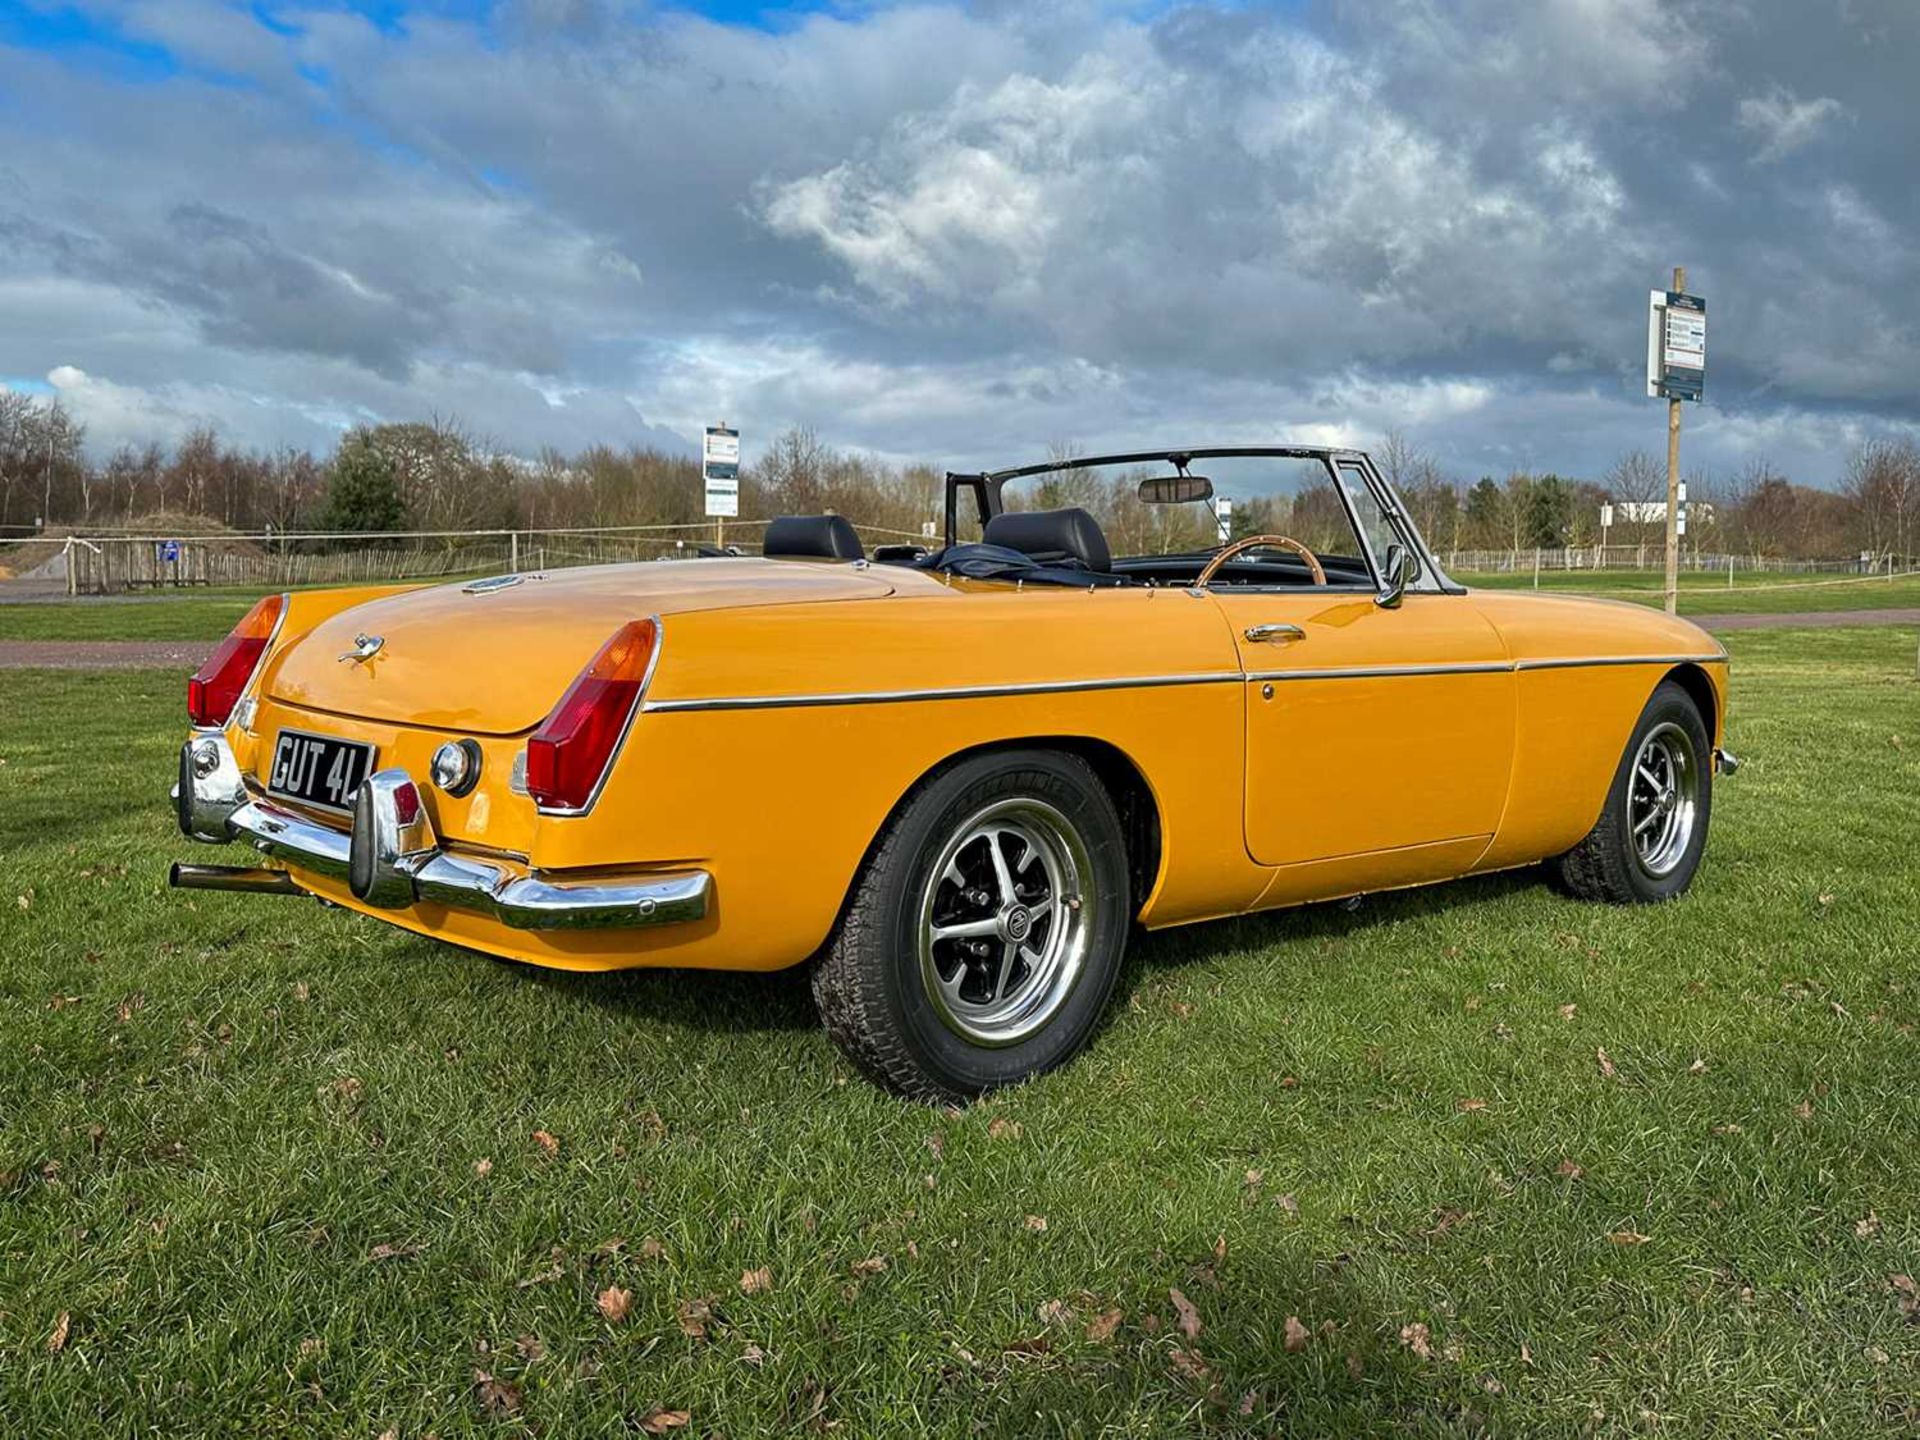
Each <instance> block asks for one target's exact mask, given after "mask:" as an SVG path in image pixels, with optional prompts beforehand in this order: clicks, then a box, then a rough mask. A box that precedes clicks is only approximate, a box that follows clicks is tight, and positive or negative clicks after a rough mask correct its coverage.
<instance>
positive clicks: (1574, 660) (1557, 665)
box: [1513, 650, 1727, 670]
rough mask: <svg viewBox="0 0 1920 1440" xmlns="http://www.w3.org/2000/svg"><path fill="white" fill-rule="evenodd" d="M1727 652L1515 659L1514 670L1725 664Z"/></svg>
mask: <svg viewBox="0 0 1920 1440" xmlns="http://www.w3.org/2000/svg"><path fill="white" fill-rule="evenodd" d="M1726 659H1727V652H1726V651H1724V650H1722V651H1720V652H1719V653H1718V654H1717V655H1589V656H1576V657H1570V658H1568V659H1564V660H1516V661H1515V662H1514V666H1513V668H1514V669H1516V670H1575V669H1581V668H1584V667H1586V666H1591V665H1685V664H1687V663H1688V662H1692V663H1694V664H1696V665H1721V664H1725V663H1726Z"/></svg>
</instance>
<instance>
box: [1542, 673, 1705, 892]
mask: <svg viewBox="0 0 1920 1440" xmlns="http://www.w3.org/2000/svg"><path fill="white" fill-rule="evenodd" d="M1712 757H1713V751H1712V748H1711V741H1710V740H1709V739H1708V736H1707V727H1706V722H1705V720H1704V719H1703V718H1702V717H1701V714H1700V711H1699V710H1698V708H1696V707H1695V705H1694V703H1693V698H1692V697H1691V696H1690V695H1688V694H1687V692H1686V691H1685V690H1684V689H1682V688H1681V687H1680V686H1679V685H1677V684H1675V683H1674V682H1673V681H1671V680H1667V681H1662V682H1661V684H1660V686H1659V687H1658V688H1657V689H1656V690H1655V691H1654V692H1653V696H1652V698H1651V699H1649V700H1648V701H1647V706H1646V709H1644V710H1643V711H1641V712H1640V720H1639V723H1637V724H1636V725H1635V726H1634V729H1633V736H1632V738H1631V739H1629V740H1628V741H1627V748H1626V751H1625V753H1623V754H1622V755H1621V757H1620V766H1619V769H1618V770H1617V771H1615V773H1614V777H1613V785H1612V787H1611V788H1610V789H1609V790H1608V791H1607V803H1606V806H1605V808H1603V809H1602V810H1601V812H1600V819H1599V820H1598V821H1597V822H1596V823H1595V824H1594V827H1593V829H1592V830H1590V831H1588V832H1587V836H1586V838H1585V839H1583V840H1582V841H1581V842H1580V843H1579V844H1578V845H1576V846H1574V847H1573V849H1571V850H1569V851H1568V852H1567V853H1566V854H1564V855H1562V856H1561V857H1560V859H1559V861H1558V862H1557V863H1558V867H1559V872H1560V878H1561V880H1562V882H1563V883H1564V884H1565V885H1566V888H1567V889H1568V890H1570V891H1571V892H1572V893H1573V894H1575V895H1577V896H1579V897H1580V898H1582V899H1584V900H1606V901H1611V902H1613V903H1614V904H1620V905H1627V904H1646V903H1650V902H1653V901H1658V900H1671V899H1672V898H1673V897H1674V896H1676V895H1679V894H1680V893H1681V892H1683V891H1684V890H1685V889H1686V888H1687V886H1688V885H1690V884H1692V882H1693V874H1694V871H1695V870H1697V869H1699V867H1700V855H1701V852H1702V851H1703V850H1704V849H1705V848H1706V843H1707V820H1708V816H1709V814H1710V812H1711V811H1712V808H1713V774H1712V768H1713V758H1712Z"/></svg>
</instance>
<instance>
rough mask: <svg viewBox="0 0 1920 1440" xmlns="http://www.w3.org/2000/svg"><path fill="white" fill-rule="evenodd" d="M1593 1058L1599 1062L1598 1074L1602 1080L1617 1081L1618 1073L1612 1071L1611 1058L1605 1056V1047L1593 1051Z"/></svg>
mask: <svg viewBox="0 0 1920 1440" xmlns="http://www.w3.org/2000/svg"><path fill="white" fill-rule="evenodd" d="M1593 1058H1594V1059H1595V1060H1597V1061H1599V1062H1600V1074H1601V1076H1602V1077H1603V1078H1604V1079H1607V1080H1618V1079H1619V1078H1620V1072H1619V1071H1618V1070H1616V1069H1614V1066H1613V1058H1612V1057H1611V1056H1609V1055H1608V1054H1607V1047H1606V1046H1604V1045H1602V1046H1601V1047H1600V1048H1599V1049H1597V1050H1595V1051H1594V1052H1593Z"/></svg>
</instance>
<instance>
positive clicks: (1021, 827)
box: [919, 799, 1095, 1046]
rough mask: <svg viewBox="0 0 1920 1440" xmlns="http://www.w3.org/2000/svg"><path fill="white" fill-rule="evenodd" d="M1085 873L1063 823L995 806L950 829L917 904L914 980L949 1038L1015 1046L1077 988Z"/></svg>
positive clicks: (1084, 927)
mask: <svg viewBox="0 0 1920 1440" xmlns="http://www.w3.org/2000/svg"><path fill="white" fill-rule="evenodd" d="M1093 887H1094V878H1093V865H1092V863H1091V862H1090V861H1089V859H1088V857H1087V851H1086V846H1085V844H1084V843H1083V842H1082V841H1081V839H1080V836H1079V835H1078V833H1076V831H1075V830H1074V827H1073V826H1072V825H1071V824H1069V823H1068V821H1067V818H1066V817H1065V816H1064V815H1062V814H1061V813H1060V812H1059V811H1058V810H1056V809H1054V808H1053V807H1052V806H1051V805H1048V804H1045V803H1044V802H1042V801H1039V800H1024V799H1015V800H1000V801H996V802H995V803H994V804H992V805H989V806H987V807H986V808H985V809H984V810H981V811H979V812H978V813H977V814H975V815H974V816H972V817H971V818H970V819H968V820H967V821H966V822H965V823H964V824H962V825H960V826H958V827H957V828H956V829H955V830H954V832H953V835H952V837H951V838H950V839H949V840H948V842H947V844H946V846H945V847H944V848H943V849H942V850H941V852H940V855H939V857H938V858H937V859H936V860H935V862H934V865H933V869H932V871H931V872H930V874H929V876H928V879H927V885H926V889H925V891H924V893H923V894H922V895H921V898H920V924H919V936H920V973H921V976H922V978H923V979H924V980H925V982H926V991H927V996H928V998H929V999H930V1000H932V1002H933V1006H934V1009H935V1011H936V1012H937V1013H938V1014H939V1016H940V1019H941V1020H942V1021H943V1022H944V1023H945V1024H946V1026H947V1028H948V1029H949V1030H952V1031H953V1032H954V1033H955V1034H956V1035H959V1036H961V1037H962V1038H963V1039H966V1040H969V1041H971V1042H972V1043H974V1044H976V1045H988V1046H1001V1045H1015V1044H1018V1043H1019V1042H1020V1041H1022V1040H1024V1039H1026V1037H1027V1036H1029V1035H1031V1034H1033V1032H1034V1031H1036V1030H1038V1029H1039V1028H1040V1027H1041V1026H1043V1025H1045V1024H1046V1023H1047V1022H1048V1021H1049V1020H1051V1019H1052V1018H1053V1017H1054V1016H1055V1015H1056V1014H1058V1013H1059V1010H1060V1007H1061V1006H1062V1005H1064V1004H1065V1003H1066V1000H1067V997H1068V996H1069V995H1071V994H1072V993H1073V987H1074V986H1075V985H1076V984H1078V983H1079V980H1080V975H1081V972H1082V970H1083V968H1084V966H1085V962H1086V957H1087V940H1088V931H1089V927H1090V926H1091V924H1092V917H1093V913H1094V899H1095V894H1094V888H1093Z"/></svg>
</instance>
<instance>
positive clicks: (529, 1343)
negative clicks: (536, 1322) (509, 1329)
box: [513, 1335, 547, 1360]
mask: <svg viewBox="0 0 1920 1440" xmlns="http://www.w3.org/2000/svg"><path fill="white" fill-rule="evenodd" d="M513 1348H514V1351H515V1353H516V1354H518V1355H519V1357H520V1358H521V1359H522V1360H538V1359H539V1358H540V1357H541V1356H542V1355H545V1354H546V1353H547V1347H546V1346H544V1345H542V1344H541V1343H540V1337H539V1336H538V1335H516V1336H514V1337H513Z"/></svg>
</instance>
